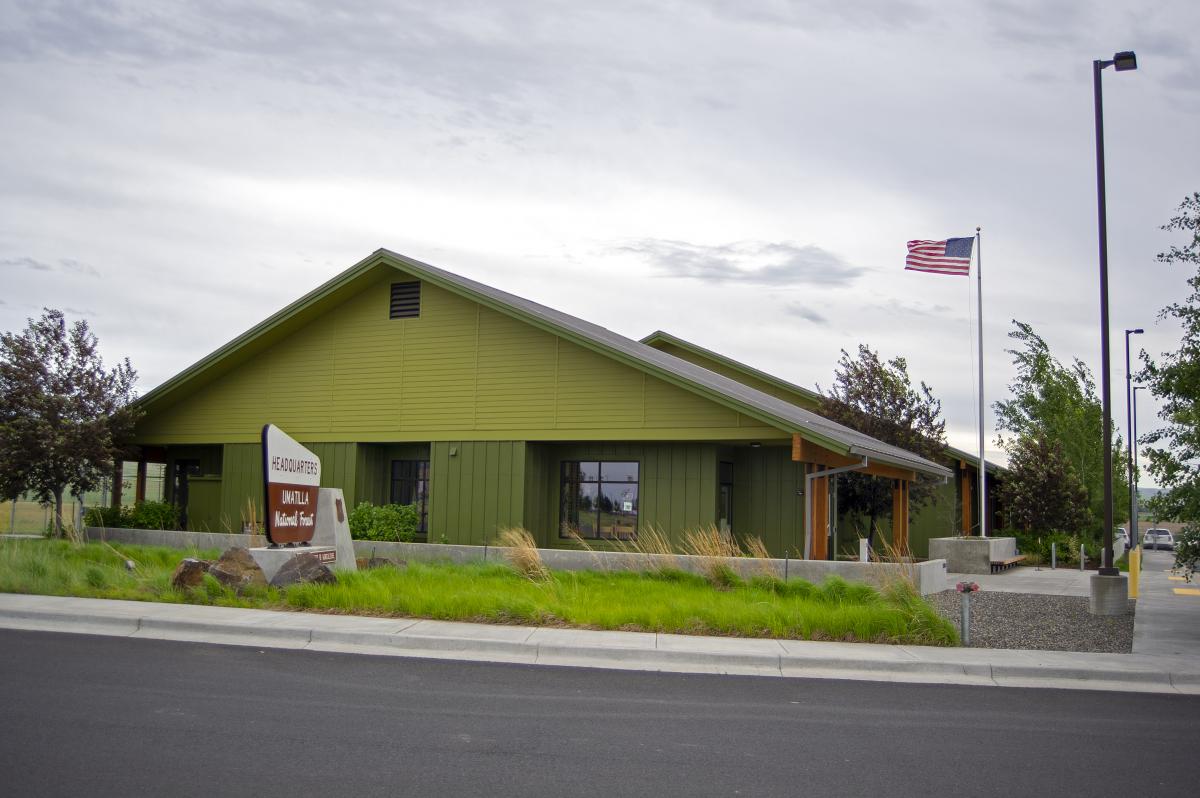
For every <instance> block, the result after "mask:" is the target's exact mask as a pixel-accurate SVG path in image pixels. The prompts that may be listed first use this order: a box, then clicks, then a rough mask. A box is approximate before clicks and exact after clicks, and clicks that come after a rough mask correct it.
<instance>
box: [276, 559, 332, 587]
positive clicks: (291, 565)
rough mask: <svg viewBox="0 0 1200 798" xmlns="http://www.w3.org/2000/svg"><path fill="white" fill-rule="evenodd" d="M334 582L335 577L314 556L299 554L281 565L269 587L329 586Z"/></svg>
mask: <svg viewBox="0 0 1200 798" xmlns="http://www.w3.org/2000/svg"><path fill="white" fill-rule="evenodd" d="M336 581H337V577H336V576H334V575H333V571H331V570H329V566H327V565H326V564H325V563H323V562H321V561H320V560H318V559H317V556H316V555H315V554H308V553H301V554H297V555H296V556H295V557H293V558H292V559H290V560H288V561H287V562H285V563H284V564H283V566H282V567H281V568H280V569H279V570H278V571H277V572H276V573H275V576H274V578H272V579H271V586H272V587H287V586H288V585H302V584H329V583H331V582H336Z"/></svg>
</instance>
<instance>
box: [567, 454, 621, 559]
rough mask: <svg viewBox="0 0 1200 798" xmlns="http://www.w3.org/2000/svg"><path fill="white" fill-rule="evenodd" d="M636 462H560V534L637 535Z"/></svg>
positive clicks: (600, 537)
mask: <svg viewBox="0 0 1200 798" xmlns="http://www.w3.org/2000/svg"><path fill="white" fill-rule="evenodd" d="M637 521H638V464H637V463H607V462H603V463H602V462H599V461H594V460H572V461H567V462H564V463H563V464H562V505H561V510H560V512H559V536H560V537H564V538H570V537H574V536H575V535H578V536H579V537H581V538H588V539H591V540H633V539H635V538H636V537H637Z"/></svg>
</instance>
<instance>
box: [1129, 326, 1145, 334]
mask: <svg viewBox="0 0 1200 798" xmlns="http://www.w3.org/2000/svg"><path fill="white" fill-rule="evenodd" d="M1144 332H1145V330H1143V329H1142V328H1141V327H1138V328H1137V329H1136V330H1126V331H1125V334H1126V335H1141V334H1142V333H1144Z"/></svg>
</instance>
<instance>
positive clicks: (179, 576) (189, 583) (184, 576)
mask: <svg viewBox="0 0 1200 798" xmlns="http://www.w3.org/2000/svg"><path fill="white" fill-rule="evenodd" d="M211 566H212V561H210V560H197V559H196V558H194V557H187V558H185V559H184V561H183V562H181V563H179V567H177V568H176V569H175V573H174V574H172V575H171V587H173V588H175V589H177V590H186V589H188V588H192V587H200V584H201V583H202V582H203V581H204V575H205V574H206V573H208V569H209V568H210V567H211Z"/></svg>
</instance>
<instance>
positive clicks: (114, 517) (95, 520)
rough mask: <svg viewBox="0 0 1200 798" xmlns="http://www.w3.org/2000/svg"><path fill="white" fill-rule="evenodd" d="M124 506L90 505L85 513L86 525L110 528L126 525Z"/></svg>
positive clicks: (84, 521) (84, 520)
mask: <svg viewBox="0 0 1200 798" xmlns="http://www.w3.org/2000/svg"><path fill="white" fill-rule="evenodd" d="M123 509H124V508H122V507H90V508H88V511H87V512H86V513H84V514H83V523H84V524H85V525H86V526H102V527H108V528H110V529H111V528H114V527H120V526H124V517H123V513H122V510H123Z"/></svg>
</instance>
